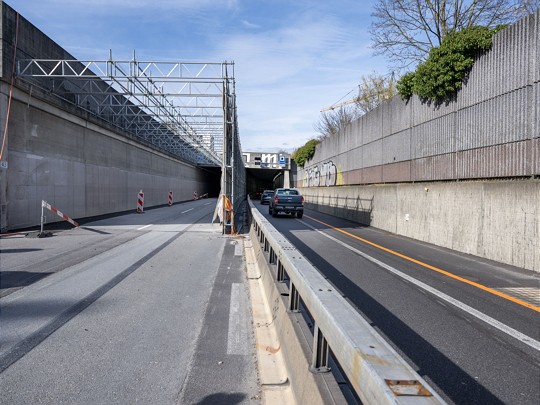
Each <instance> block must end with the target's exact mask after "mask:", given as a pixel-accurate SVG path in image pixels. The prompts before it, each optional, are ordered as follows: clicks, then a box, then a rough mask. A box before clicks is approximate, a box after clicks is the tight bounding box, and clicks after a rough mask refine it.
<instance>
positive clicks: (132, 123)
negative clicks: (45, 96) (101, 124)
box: [17, 53, 238, 166]
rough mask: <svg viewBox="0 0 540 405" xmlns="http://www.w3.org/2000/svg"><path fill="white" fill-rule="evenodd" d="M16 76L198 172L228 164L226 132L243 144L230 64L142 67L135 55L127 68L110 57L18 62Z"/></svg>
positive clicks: (150, 63)
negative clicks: (235, 123)
mask: <svg viewBox="0 0 540 405" xmlns="http://www.w3.org/2000/svg"><path fill="white" fill-rule="evenodd" d="M17 76H18V77H19V78H21V79H23V80H25V81H28V82H30V83H31V84H33V85H37V86H39V87H41V88H44V89H45V90H47V91H49V92H51V93H53V94H55V95H57V96H59V97H61V98H63V99H65V100H68V101H70V102H72V103H74V104H76V105H77V106H79V107H80V108H83V109H85V110H87V111H90V112H91V113H92V114H94V115H96V116H98V117H99V118H101V119H103V120H105V121H107V122H109V123H110V124H112V125H114V126H116V127H118V128H120V129H121V130H123V131H126V132H128V133H130V134H132V135H135V136H136V137H138V138H140V139H143V140H145V141H147V142H150V143H151V144H153V145H154V146H156V147H158V148H160V149H163V150H166V151H167V152H169V153H172V154H173V155H176V156H178V157H180V158H182V159H184V160H188V161H190V162H192V163H194V164H198V165H212V166H221V165H222V164H223V162H222V159H223V154H224V149H226V148H225V147H224V142H227V140H226V138H227V137H226V135H225V132H226V130H227V125H228V126H229V128H228V129H229V130H231V129H232V131H233V132H235V134H233V138H237V137H238V133H237V127H236V126H233V128H231V126H230V118H231V114H233V115H234V114H235V112H236V105H235V103H236V97H235V95H234V63H233V62H167V61H165V62H155V61H138V60H136V58H135V54H134V55H133V59H132V60H128V61H126V60H113V58H112V53H111V55H110V58H109V59H108V60H87V61H81V60H52V59H25V60H24V59H23V60H18V61H17ZM231 91H232V92H233V93H231ZM231 103H232V104H231ZM227 119H229V124H227ZM230 135H231V134H229V135H228V136H229V137H230Z"/></svg>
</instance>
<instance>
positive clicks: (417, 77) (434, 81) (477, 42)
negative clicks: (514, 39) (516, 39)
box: [398, 27, 503, 101]
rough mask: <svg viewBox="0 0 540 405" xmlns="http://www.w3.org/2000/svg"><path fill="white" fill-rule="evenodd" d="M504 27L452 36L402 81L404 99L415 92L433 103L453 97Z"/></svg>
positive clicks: (455, 33)
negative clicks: (476, 57) (495, 35)
mask: <svg viewBox="0 0 540 405" xmlns="http://www.w3.org/2000/svg"><path fill="white" fill-rule="evenodd" d="M502 28H503V27H497V28H495V29H489V28H487V27H468V28H465V29H463V30H462V31H459V32H453V33H450V34H448V35H447V36H446V37H445V39H444V40H443V42H442V44H441V46H438V47H435V48H433V49H432V50H431V51H430V53H429V57H428V58H427V60H426V61H425V62H423V63H420V64H419V65H418V66H417V68H416V70H415V71H414V72H409V73H407V74H405V75H404V76H403V77H402V78H401V79H400V80H399V82H398V92H399V94H400V96H401V97H402V98H403V99H407V98H409V97H411V96H412V94H413V93H414V94H417V95H418V96H419V97H420V98H423V99H427V100H431V101H436V100H442V99H444V98H447V97H449V96H450V95H452V94H453V93H454V92H455V91H457V90H459V89H460V88H461V86H462V83H463V79H464V78H465V76H466V75H467V73H468V72H469V71H470V69H471V67H472V66H473V64H474V58H475V56H476V55H477V54H478V53H480V52H484V51H486V50H488V49H490V48H491V42H492V37H493V35H494V34H495V33H496V32H497V31H499V30H500V29H502Z"/></svg>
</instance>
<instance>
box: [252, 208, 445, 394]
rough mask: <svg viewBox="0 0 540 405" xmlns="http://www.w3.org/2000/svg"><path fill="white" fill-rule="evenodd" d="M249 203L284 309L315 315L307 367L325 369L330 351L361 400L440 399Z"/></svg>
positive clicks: (256, 232)
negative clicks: (284, 289)
mask: <svg viewBox="0 0 540 405" xmlns="http://www.w3.org/2000/svg"><path fill="white" fill-rule="evenodd" d="M249 205H250V212H251V226H252V227H254V229H252V231H254V235H256V236H257V238H258V242H259V243H260V245H261V249H262V250H263V251H264V252H265V256H266V260H267V261H268V264H269V265H270V266H275V269H277V271H276V272H275V274H274V275H273V277H274V279H275V282H276V283H286V281H288V286H289V300H288V312H299V311H301V310H302V309H301V307H302V305H303V306H304V307H305V308H306V310H307V311H308V312H309V315H310V316H311V318H312V319H313V321H314V328H313V346H312V347H313V350H312V358H311V366H310V370H311V371H312V372H315V373H317V372H325V371H330V353H331V354H332V355H333V357H334V359H335V360H336V362H337V363H338V364H339V365H340V367H341V369H342V371H343V372H344V374H345V375H346V376H347V379H348V380H349V383H350V385H351V386H352V389H354V391H355V392H356V394H357V395H358V397H359V398H360V400H361V401H362V402H363V403H365V404H375V403H376V404H384V403H388V404H390V403H391V404H442V403H445V402H444V401H443V399H442V398H441V397H440V396H439V395H438V394H437V393H436V392H435V391H434V390H433V389H432V388H431V387H429V386H428V384H427V383H426V381H425V380H424V379H423V378H422V377H420V375H418V374H417V373H416V372H415V371H414V370H413V369H412V367H411V366H409V365H408V364H407V363H406V362H405V360H404V359H402V358H401V357H400V356H399V355H398V354H397V352H396V351H395V350H394V349H393V348H392V347H391V346H390V345H389V344H388V343H387V342H386V341H385V340H384V339H383V338H382V337H381V336H380V335H379V334H378V333H377V332H376V331H375V330H374V329H373V328H372V327H371V326H370V325H369V323H368V322H367V321H366V320H365V319H364V318H362V316H361V315H360V314H359V313H358V312H357V311H356V310H355V309H354V308H353V307H352V306H351V305H350V304H349V303H348V302H347V301H346V300H345V298H343V296H342V295H341V294H340V293H339V292H338V291H336V289H335V288H334V286H332V285H331V284H330V283H329V282H328V281H327V280H326V279H325V278H324V277H323V276H322V275H321V274H320V273H319V271H318V270H317V269H315V268H314V267H313V265H311V263H309V262H308V261H307V260H306V258H305V257H303V255H302V254H301V253H300V252H299V251H298V250H297V249H296V248H295V247H294V246H293V245H292V244H291V243H290V242H289V241H288V240H287V239H286V238H285V237H284V236H283V235H282V234H281V233H280V232H279V231H277V230H276V228H274V226H272V224H270V222H268V220H267V219H266V218H265V217H264V216H263V215H262V214H261V213H260V212H259V211H258V210H257V209H256V208H255V207H254V206H253V203H252V202H251V201H249ZM253 243H255V241H253ZM300 303H301V304H302V305H301V304H300ZM281 344H282V345H286V344H287V342H281ZM293 383H294V382H293Z"/></svg>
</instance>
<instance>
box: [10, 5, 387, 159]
mask: <svg viewBox="0 0 540 405" xmlns="http://www.w3.org/2000/svg"><path fill="white" fill-rule="evenodd" d="M6 2H7V3H8V4H9V5H10V6H11V7H13V8H14V9H16V10H17V11H19V12H20V13H21V15H22V16H23V17H25V18H26V19H28V20H29V21H31V22H32V23H33V24H34V25H36V26H37V27H38V28H39V29H40V30H41V31H43V32H44V33H45V34H46V35H48V36H49V37H51V38H52V39H53V40H54V41H56V42H57V43H59V44H60V45H61V46H62V47H64V48H65V49H66V50H68V51H69V52H70V53H71V54H72V55H73V56H75V57H76V58H77V59H81V60H85V59H96V60H103V59H107V58H108V56H109V49H112V51H113V58H114V59H130V58H131V57H132V54H133V51H134V50H135V51H136V54H137V59H139V60H156V61H165V60H167V61H170V60H172V61H205V62H222V61H225V60H227V61H234V62H235V78H236V94H237V104H238V121H239V126H240V135H241V140H242V149H243V150H244V151H277V150H280V149H285V150H289V151H291V150H292V149H293V148H295V147H298V146H301V145H303V144H304V143H305V142H306V141H307V140H309V139H310V138H312V137H314V136H316V135H317V134H316V131H315V130H314V128H313V126H314V124H315V123H316V122H317V121H318V119H319V116H320V112H319V111H320V109H321V108H322V107H325V106H329V105H332V104H334V103H335V102H337V101H339V100H340V99H342V98H343V97H344V96H345V95H346V94H347V93H349V92H350V91H351V90H353V89H356V86H357V85H358V83H359V81H360V77H361V76H362V75H367V74H369V73H370V72H372V71H374V70H375V71H377V72H380V73H387V68H386V66H387V63H386V62H385V60H384V59H383V58H382V57H374V56H373V50H372V49H371V48H370V36H369V33H368V29H369V26H370V23H371V12H372V9H373V3H374V0H367V1H366V0H362V1H360V0H333V1H324V0H320V1H316V0H294V1H293V0H291V1H288V0H152V1H149V0H108V1H105V0H7V1H6ZM353 96H354V93H351V94H349V95H348V96H347V97H346V98H345V99H344V100H346V99H349V98H352V97H353ZM342 101H343V100H342Z"/></svg>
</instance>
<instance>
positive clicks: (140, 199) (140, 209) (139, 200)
mask: <svg viewBox="0 0 540 405" xmlns="http://www.w3.org/2000/svg"><path fill="white" fill-rule="evenodd" d="M143 212H144V193H143V191H142V190H141V191H139V196H138V197H137V214H142V213H143Z"/></svg>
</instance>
